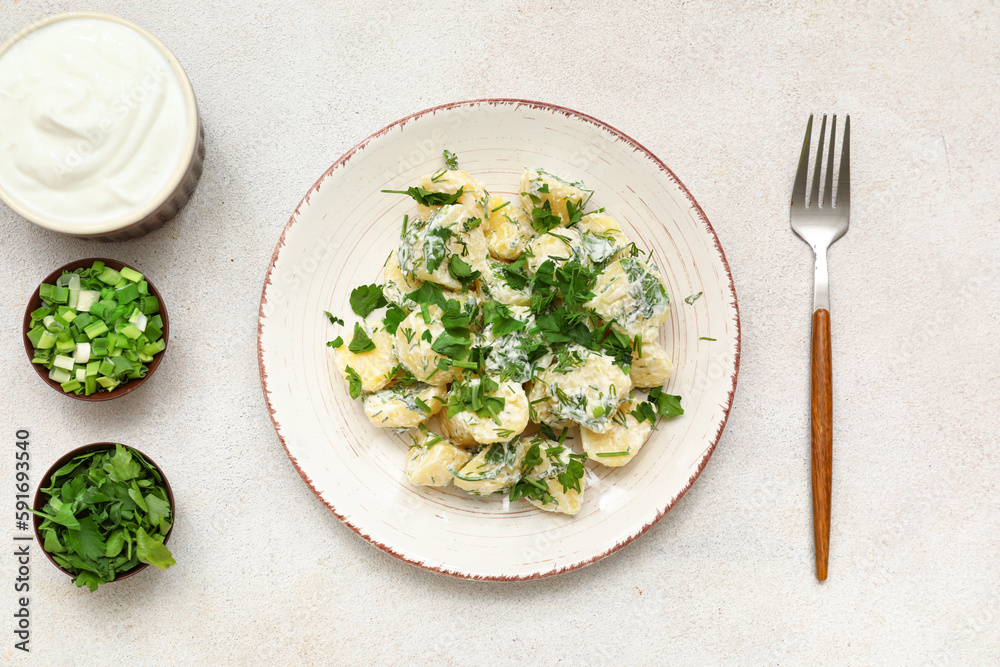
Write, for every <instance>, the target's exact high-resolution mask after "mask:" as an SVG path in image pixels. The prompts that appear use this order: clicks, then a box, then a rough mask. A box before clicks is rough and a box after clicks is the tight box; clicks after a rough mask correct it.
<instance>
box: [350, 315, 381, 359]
mask: <svg viewBox="0 0 1000 667" xmlns="http://www.w3.org/2000/svg"><path fill="white" fill-rule="evenodd" d="M347 349H348V350H350V351H351V352H353V353H354V354H361V353H363V352H371V351H372V350H374V349H375V343H374V342H373V341H372V339H371V338H369V337H368V334H366V333H365V330H364V329H362V328H361V325H360V324H359V323H358V322H355V323H354V337H353V338H351V344H350V345H348V346H347Z"/></svg>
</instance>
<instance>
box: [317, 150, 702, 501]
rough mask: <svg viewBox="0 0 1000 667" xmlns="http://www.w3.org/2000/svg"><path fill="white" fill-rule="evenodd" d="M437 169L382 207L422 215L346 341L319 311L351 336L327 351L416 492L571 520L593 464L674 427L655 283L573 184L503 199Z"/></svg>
mask: <svg viewBox="0 0 1000 667" xmlns="http://www.w3.org/2000/svg"><path fill="white" fill-rule="evenodd" d="M444 158H445V162H444V166H443V167H442V168H441V169H439V170H438V171H436V172H434V173H432V174H428V175H426V176H424V177H423V178H421V179H420V180H419V182H418V183H417V184H415V185H413V186H411V187H409V188H408V189H407V190H402V191H396V190H385V191H383V192H386V193H390V194H396V195H403V196H409V197H411V198H412V199H413V200H414V201H415V204H416V206H415V208H414V210H413V211H412V212H411V213H409V214H408V215H406V216H404V217H403V220H402V225H401V230H400V241H399V245H398V247H396V249H395V250H393V251H392V252H391V253H390V254H389V257H388V259H387V260H386V262H385V267H384V270H383V275H382V282H381V283H376V284H372V285H361V286H359V287H358V288H356V289H355V290H354V291H353V292H352V294H351V299H350V302H351V309H352V310H353V311H354V314H355V315H357V320H356V321H355V322H353V323H352V326H350V327H348V326H347V325H345V323H344V321H343V320H342V319H340V318H339V317H337V316H335V315H334V314H332V313H326V315H327V316H328V317H329V319H330V322H331V323H333V324H338V325H340V326H341V327H344V332H345V335H344V336H338V337H337V338H336V339H335V340H332V341H330V342H329V343H327V345H328V346H329V347H330V348H332V352H333V355H334V363H335V365H336V367H337V368H338V369H339V371H340V373H341V375H342V376H343V378H344V382H345V385H346V388H347V391H348V392H349V393H350V395H351V397H352V398H354V399H359V400H360V401H361V404H362V407H363V410H364V412H365V414H366V415H367V417H368V419H369V420H370V421H371V423H372V424H374V425H375V426H379V427H383V428H391V429H395V430H397V431H405V432H408V433H409V434H410V436H411V438H412V443H413V444H412V445H411V446H410V449H409V452H408V455H407V459H406V476H407V478H408V479H409V481H410V482H411V483H413V484H419V485H426V486H438V487H441V486H446V485H448V484H452V485H454V486H455V487H457V488H459V489H462V490H463V491H466V492H467V493H470V494H473V495H476V496H484V497H485V496H493V495H494V494H506V496H507V497H508V498H509V499H510V500H511V501H515V500H519V499H522V500H524V501H527V502H529V503H531V504H532V505H534V506H535V507H538V508H539V509H542V510H545V511H549V512H558V513H562V514H570V515H572V514H576V513H577V512H578V511H579V509H580V506H581V503H582V502H583V494H584V488H585V474H586V470H587V467H586V466H587V465H591V466H593V465H603V466H613V467H616V466H623V465H625V464H627V463H628V462H629V461H631V460H632V459H633V458H634V457H635V456H636V455H637V454H638V453H639V450H640V449H641V448H642V446H643V444H644V443H645V442H646V440H647V439H648V438H649V436H650V434H651V433H652V432H653V431H654V430H655V429H656V424H657V421H658V419H659V418H660V417H675V416H677V415H680V414H681V413H683V409H682V408H681V406H680V397H679V396H673V395H670V394H668V393H666V392H665V391H664V389H663V387H662V385H663V384H664V383H665V382H666V381H667V380H668V379H669V378H670V376H671V374H672V373H673V364H672V363H671V360H670V358H669V357H668V356H667V353H666V351H664V349H663V348H662V347H660V345H659V344H658V342H657V341H658V338H659V328H660V325H662V324H663V323H664V322H665V321H666V319H667V316H668V315H669V313H670V298H669V296H668V295H667V289H666V284H665V282H664V280H663V278H662V277H661V276H660V273H659V270H658V269H657V266H656V264H655V263H654V262H653V260H652V256H651V254H650V255H647V254H646V253H644V252H643V250H642V249H640V248H639V247H637V246H636V244H635V243H633V242H632V241H631V240H629V238H628V236H627V235H626V234H625V232H624V231H622V228H621V226H620V225H619V224H618V222H617V221H616V220H615V219H614V218H613V217H612V216H611V215H610V214H609V213H608V212H606V211H605V210H604V209H601V208H598V209H596V210H591V208H592V207H591V206H590V200H591V196H592V195H593V194H594V193H593V191H592V190H589V189H588V188H587V187H586V186H585V185H584V184H583V183H582V182H578V181H577V182H574V181H569V180H566V179H564V178H561V177H559V176H556V175H554V174H551V173H549V172H547V171H545V170H544V169H538V168H528V169H525V170H524V172H523V173H522V175H521V183H520V194H519V196H516V197H511V198H509V199H508V198H504V197H497V196H491V195H490V193H489V192H488V191H487V190H486V186H485V185H484V184H483V183H481V182H479V181H478V180H476V179H475V178H474V177H473V176H471V175H470V174H469V173H467V172H465V171H463V170H462V169H460V168H459V165H458V160H457V158H456V156H455V155H454V154H452V153H451V152H449V151H445V152H444ZM348 332H350V334H349V335H347V333H348ZM585 464H586V465H585Z"/></svg>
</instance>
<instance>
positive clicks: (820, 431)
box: [812, 308, 833, 581]
mask: <svg viewBox="0 0 1000 667" xmlns="http://www.w3.org/2000/svg"><path fill="white" fill-rule="evenodd" d="M831 379H832V369H831V364H830V311H828V310H826V309H825V308H820V309H818V310H817V311H816V312H814V313H813V339H812V492H813V530H814V532H815V536H816V578H817V579H819V580H820V581H826V567H827V562H828V561H829V558H830V495H831V492H830V484H831V478H832V469H833V438H832V427H833V386H832V382H831Z"/></svg>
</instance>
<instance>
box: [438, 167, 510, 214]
mask: <svg viewBox="0 0 1000 667" xmlns="http://www.w3.org/2000/svg"><path fill="white" fill-rule="evenodd" d="M418 185H419V186H420V187H422V188H423V189H424V190H427V191H428V192H446V193H448V194H450V195H453V194H455V193H456V192H458V189H459V188H461V189H462V196H461V197H459V198H458V202H456V203H457V204H458V205H461V206H462V207H463V208H464V209H465V217H467V218H469V217H472V218H479V219H480V220H486V219H487V218H488V217H489V213H490V210H491V209H490V208H489V199H490V194H489V193H488V192H487V191H486V187H485V186H484V185H483V184H482V183H480V182H479V181H477V180H476V179H475V178H473V177H472V176H471V175H470V174H469V173H468V172H466V171H462V170H461V169H458V170H450V169H449V170H444V171H439V172H435V173H433V174H427V175H425V176H423V177H422V178H421V179H420V182H419V183H418ZM502 203H503V201H501V202H500V204H502ZM497 205H498V206H499V204H497ZM436 208H438V207H428V206H419V207H418V210H419V212H420V215H421V216H427V215H429V214H432V213H433V212H434V210H435V209H436Z"/></svg>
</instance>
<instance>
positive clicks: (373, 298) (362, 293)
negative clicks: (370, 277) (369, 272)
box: [341, 285, 389, 324]
mask: <svg viewBox="0 0 1000 667" xmlns="http://www.w3.org/2000/svg"><path fill="white" fill-rule="evenodd" d="M388 303H389V301H388V300H387V299H386V298H385V295H384V294H383V293H382V286H381V285H361V286H360V287H355V288H354V290H353V291H352V292H351V310H353V311H354V312H355V313H357V314H358V316H359V317H368V315H369V314H370V313H371V312H372V311H373V310H375V309H376V308H381V307H382V306H385V305H387V304H388ZM341 324H343V322H341Z"/></svg>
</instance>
